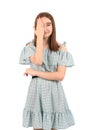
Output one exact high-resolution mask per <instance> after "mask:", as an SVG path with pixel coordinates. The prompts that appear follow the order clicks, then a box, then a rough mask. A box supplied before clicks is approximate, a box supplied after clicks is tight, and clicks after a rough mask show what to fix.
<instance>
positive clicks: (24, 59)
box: [19, 45, 35, 65]
mask: <svg viewBox="0 0 87 130" xmlns="http://www.w3.org/2000/svg"><path fill="white" fill-rule="evenodd" d="M34 53H35V50H34V48H33V46H32V45H26V46H25V47H24V48H23V49H22V51H21V54H20V58H19V64H23V65H29V64H30V63H31V61H30V59H29V57H30V56H32V55H33V54H34Z"/></svg>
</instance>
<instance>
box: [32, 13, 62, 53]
mask: <svg viewBox="0 0 87 130" xmlns="http://www.w3.org/2000/svg"><path fill="white" fill-rule="evenodd" d="M39 17H40V18H42V17H47V18H48V19H50V20H51V22H52V28H53V30H52V34H51V36H50V37H49V39H48V44H49V48H50V50H53V51H57V50H58V49H59V47H60V46H59V43H58V42H57V41H56V27H55V21H54V18H53V16H52V15H51V14H49V13H48V12H41V13H39V14H38V15H37V17H36V19H35V22H34V27H35V29H36V26H37V19H38V18H39ZM36 39H37V36H36V35H35V34H34V41H33V42H34V45H35V46H36Z"/></svg>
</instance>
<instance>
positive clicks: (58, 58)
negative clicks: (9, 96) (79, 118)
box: [19, 42, 74, 130]
mask: <svg viewBox="0 0 87 130" xmlns="http://www.w3.org/2000/svg"><path fill="white" fill-rule="evenodd" d="M30 43H31V42H30ZM31 44H32V45H30V46H29V45H27V46H25V47H24V48H23V50H22V52H21V55H20V59H19V63H20V64H23V65H25V64H27V65H30V67H31V68H33V69H35V70H38V71H48V72H55V71H56V69H57V66H66V67H71V66H73V65H74V62H73V57H72V55H71V53H70V52H68V51H63V50H58V51H56V52H55V51H51V50H49V49H46V48H44V51H43V53H44V55H43V64H42V65H41V66H38V65H35V64H33V63H32V62H31V61H30V60H29V57H30V56H31V55H33V54H34V53H35V49H36V48H35V46H34V43H33V42H32V43H31ZM72 125H74V118H73V115H72V112H71V110H70V109H69V106H68V103H67V100H66V97H65V94H64V90H63V87H62V84H61V81H54V80H46V79H43V78H40V77H38V78H33V79H31V81H30V84H29V89H28V94H27V99H26V103H25V107H24V109H23V126H24V127H33V128H36V129H38V128H42V129H46V130H51V128H55V129H56V130H58V129H65V128H68V127H69V126H72Z"/></svg>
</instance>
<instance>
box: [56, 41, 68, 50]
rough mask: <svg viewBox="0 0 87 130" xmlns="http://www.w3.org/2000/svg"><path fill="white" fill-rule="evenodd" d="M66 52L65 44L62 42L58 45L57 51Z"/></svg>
mask: <svg viewBox="0 0 87 130" xmlns="http://www.w3.org/2000/svg"><path fill="white" fill-rule="evenodd" d="M61 50H62V51H67V47H66V42H65V41H64V42H63V43H59V49H58V51H61Z"/></svg>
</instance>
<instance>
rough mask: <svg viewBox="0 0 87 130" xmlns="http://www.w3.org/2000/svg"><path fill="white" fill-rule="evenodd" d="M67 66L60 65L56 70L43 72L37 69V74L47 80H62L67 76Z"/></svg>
mask: <svg viewBox="0 0 87 130" xmlns="http://www.w3.org/2000/svg"><path fill="white" fill-rule="evenodd" d="M65 73H66V67H65V66H59V67H58V68H57V71H56V72H42V71H36V74H35V75H36V76H38V77H41V78H44V79H47V80H57V81H62V80H63V79H64V77H65Z"/></svg>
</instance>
